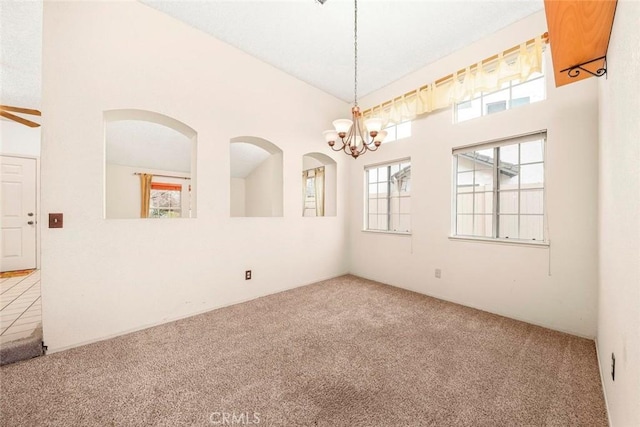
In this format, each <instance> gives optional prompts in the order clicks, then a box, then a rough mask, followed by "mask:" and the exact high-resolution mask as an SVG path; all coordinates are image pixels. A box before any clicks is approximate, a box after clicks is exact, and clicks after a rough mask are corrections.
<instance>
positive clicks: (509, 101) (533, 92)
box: [454, 73, 547, 123]
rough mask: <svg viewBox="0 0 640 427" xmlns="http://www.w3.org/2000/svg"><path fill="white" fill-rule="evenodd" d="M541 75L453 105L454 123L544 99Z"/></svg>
mask: <svg viewBox="0 0 640 427" xmlns="http://www.w3.org/2000/svg"><path fill="white" fill-rule="evenodd" d="M546 97H547V96H546V87H545V79H544V74H543V73H533V74H531V76H529V78H528V79H527V80H526V81H525V82H520V81H519V80H513V81H509V82H506V83H504V84H503V85H502V87H501V88H500V89H499V90H496V91H493V92H481V93H480V94H479V95H477V96H476V97H475V98H473V99H471V100H469V101H465V102H460V103H457V104H454V122H456V123H458V122H463V121H465V120H470V119H475V118H476V117H481V116H486V115H488V114H493V113H497V112H499V111H504V110H508V109H511V108H515V107H518V106H520V105H526V104H531V103H533V102H538V101H542V100H544V99H546Z"/></svg>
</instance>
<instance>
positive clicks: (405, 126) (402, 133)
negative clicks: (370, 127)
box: [383, 121, 411, 144]
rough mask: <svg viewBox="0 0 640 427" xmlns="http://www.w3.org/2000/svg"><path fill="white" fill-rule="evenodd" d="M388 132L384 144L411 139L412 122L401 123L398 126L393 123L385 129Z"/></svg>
mask: <svg viewBox="0 0 640 427" xmlns="http://www.w3.org/2000/svg"><path fill="white" fill-rule="evenodd" d="M384 130H386V131H387V137H386V138H385V139H384V141H383V144H384V143H386V142H393V141H397V140H399V139H404V138H409V137H410V136H411V121H406V122H401V123H398V124H395V123H391V124H390V125H389V126H387V127H386V128H384Z"/></svg>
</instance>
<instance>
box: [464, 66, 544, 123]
mask: <svg viewBox="0 0 640 427" xmlns="http://www.w3.org/2000/svg"><path fill="white" fill-rule="evenodd" d="M545 71H546V70H545V66H544V61H543V65H542V71H541V72H540V75H539V76H536V77H533V78H532V77H531V76H529V78H528V79H527V80H525V81H523V82H518V83H515V84H514V81H515V80H510V81H509V82H507V83H508V84H509V86H508V87H501V88H499V89H496V90H494V91H491V92H485V91H482V92H480V93H479V94H477V95H474V96H473V97H471V98H470V99H468V100H466V101H462V102H455V103H454V104H453V123H454V124H458V123H465V122H468V121H470V120H475V119H479V118H482V117H486V116H490V115H493V114H495V113H500V112H502V111H508V110H512V109H513V108H517V107H520V106H522V105H530V104H532V102H529V103H528V104H522V105H516V106H513V105H512V103H513V101H514V98H513V89H514V88H517V87H519V86H522V85H525V84H528V83H531V82H534V81H536V80H542V81H543V87H544V97H543V98H542V99H541V100H539V101H535V102H541V101H545V100H546V99H547V85H546V77H547V76H546V73H545ZM507 89H508V90H509V99H508V101H507V107H506V108H505V109H504V110H500V111H496V112H495V113H486V114H485V107H486V105H487V104H485V103H484V98H486V97H489V96H491V95H494V94H496V93H498V92H501V91H503V90H507ZM478 99H479V100H480V113H481V114H480V115H479V116H477V117H472V118H469V119H465V120H462V121H460V120H459V118H458V114H459V113H458V107H459V106H460V105H462V104H466V103H472V102H473V101H475V100H478ZM516 99H519V98H516ZM535 102H533V103H535Z"/></svg>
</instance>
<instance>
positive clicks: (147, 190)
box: [140, 173, 153, 218]
mask: <svg viewBox="0 0 640 427" xmlns="http://www.w3.org/2000/svg"><path fill="white" fill-rule="evenodd" d="M152 179H153V175H150V174H146V173H141V174H140V200H141V203H140V218H149V203H150V200H151V180H152Z"/></svg>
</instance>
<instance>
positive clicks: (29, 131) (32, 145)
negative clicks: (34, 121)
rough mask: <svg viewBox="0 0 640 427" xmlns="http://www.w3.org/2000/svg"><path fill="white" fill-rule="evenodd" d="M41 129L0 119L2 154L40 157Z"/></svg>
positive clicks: (0, 148)
mask: <svg viewBox="0 0 640 427" xmlns="http://www.w3.org/2000/svg"><path fill="white" fill-rule="evenodd" d="M41 129H42V128H40V127H37V128H30V127H28V126H25V125H22V124H20V123H16V122H13V121H10V120H5V119H0V154H4V155H8V156H26V157H40V135H41Z"/></svg>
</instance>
